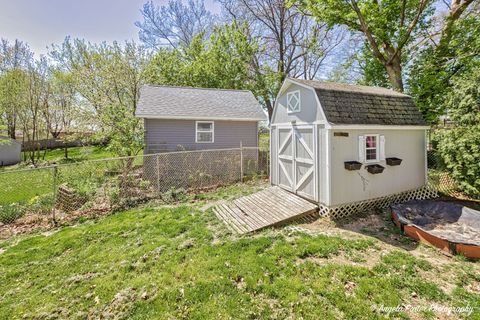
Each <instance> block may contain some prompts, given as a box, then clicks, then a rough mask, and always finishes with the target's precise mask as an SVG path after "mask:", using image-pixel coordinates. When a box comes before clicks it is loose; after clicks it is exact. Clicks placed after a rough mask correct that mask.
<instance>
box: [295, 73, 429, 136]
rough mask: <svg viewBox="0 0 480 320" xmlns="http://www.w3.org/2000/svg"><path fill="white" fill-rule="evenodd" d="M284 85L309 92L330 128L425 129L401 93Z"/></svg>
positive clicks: (320, 83)
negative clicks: (351, 125)
mask: <svg viewBox="0 0 480 320" xmlns="http://www.w3.org/2000/svg"><path fill="white" fill-rule="evenodd" d="M286 81H291V82H292V83H297V84H300V85H304V86H308V87H310V88H312V89H313V90H314V91H315V93H316V95H317V97H318V100H319V102H320V108H322V110H323V112H324V114H325V117H326V118H327V121H328V122H330V123H331V124H366V125H413V126H417V125H418V126H424V125H425V120H424V119H423V116H422V114H421V113H420V111H419V110H418V109H417V107H416V106H415V103H414V102H413V99H412V97H410V96H408V95H406V94H403V93H400V92H396V91H393V90H389V89H385V88H379V87H367V86H357V85H349V84H343V83H333V82H323V81H315V80H300V79H291V78H289V79H287V80H286Z"/></svg>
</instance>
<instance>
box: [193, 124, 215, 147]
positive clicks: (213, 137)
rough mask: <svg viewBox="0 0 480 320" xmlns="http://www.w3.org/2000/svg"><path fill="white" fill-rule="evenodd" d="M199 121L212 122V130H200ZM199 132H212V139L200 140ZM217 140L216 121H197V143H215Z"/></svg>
mask: <svg viewBox="0 0 480 320" xmlns="http://www.w3.org/2000/svg"><path fill="white" fill-rule="evenodd" d="M199 123H210V124H211V125H212V130H200V131H199V130H198V124H199ZM199 132H211V133H212V141H198V133H199ZM214 142H215V122H214V121H195V143H214Z"/></svg>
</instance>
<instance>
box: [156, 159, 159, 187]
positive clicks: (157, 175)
mask: <svg viewBox="0 0 480 320" xmlns="http://www.w3.org/2000/svg"><path fill="white" fill-rule="evenodd" d="M156 159H157V193H158V194H160V156H159V155H158V154H157V156H156Z"/></svg>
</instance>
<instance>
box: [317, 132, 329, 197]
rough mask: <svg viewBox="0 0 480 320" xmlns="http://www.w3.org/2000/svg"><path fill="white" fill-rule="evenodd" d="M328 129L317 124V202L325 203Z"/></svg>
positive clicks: (326, 192)
mask: <svg viewBox="0 0 480 320" xmlns="http://www.w3.org/2000/svg"><path fill="white" fill-rule="evenodd" d="M327 139H328V130H327V129H325V128H324V126H323V125H321V126H318V144H319V145H318V149H317V150H318V151H317V160H316V161H317V163H318V166H317V167H318V174H317V177H318V188H317V190H318V196H317V198H318V202H320V203H323V204H326V203H327V202H328V190H329V187H328V167H327V163H328V161H327V156H328V149H327V147H328V143H327Z"/></svg>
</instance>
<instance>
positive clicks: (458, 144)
mask: <svg viewBox="0 0 480 320" xmlns="http://www.w3.org/2000/svg"><path fill="white" fill-rule="evenodd" d="M438 139H439V140H438V154H439V156H440V157H441V159H442V162H443V163H444V164H445V166H446V169H447V170H448V171H449V172H450V174H451V176H452V178H453V179H454V180H455V182H456V183H457V184H458V189H459V190H460V191H462V192H463V193H465V194H466V195H468V196H470V197H474V198H479V197H480V125H476V126H468V127H462V128H453V129H450V130H444V131H443V132H442V133H441V134H439V137H438Z"/></svg>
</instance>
